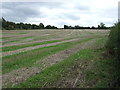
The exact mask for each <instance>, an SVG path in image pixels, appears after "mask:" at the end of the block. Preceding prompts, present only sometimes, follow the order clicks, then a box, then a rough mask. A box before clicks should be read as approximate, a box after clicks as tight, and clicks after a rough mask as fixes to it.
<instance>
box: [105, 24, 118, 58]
mask: <svg viewBox="0 0 120 90" xmlns="http://www.w3.org/2000/svg"><path fill="white" fill-rule="evenodd" d="M106 48H107V52H108V54H110V55H114V56H119V54H120V23H117V24H115V25H114V27H113V28H112V29H111V31H110V35H109V39H108V42H107V45H106Z"/></svg>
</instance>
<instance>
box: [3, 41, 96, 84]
mask: <svg viewBox="0 0 120 90" xmlns="http://www.w3.org/2000/svg"><path fill="white" fill-rule="evenodd" d="M96 40H97V39H94V40H90V41H87V42H84V43H82V44H79V45H76V46H74V47H72V48H70V49H67V50H63V51H60V52H58V53H56V54H53V55H50V56H48V57H46V58H44V59H43V60H40V61H37V62H35V63H34V66H33V67H24V68H20V69H17V70H13V71H12V72H10V73H6V74H3V76H2V78H3V80H2V82H3V86H7V85H12V86H14V85H16V84H19V83H22V82H24V81H25V80H26V79H28V78H30V77H31V76H34V75H36V74H38V73H40V72H41V71H42V70H44V69H45V68H46V67H50V66H52V65H53V64H56V63H59V62H60V61H62V60H64V59H66V58H67V57H69V56H70V55H72V54H75V53H77V52H78V51H79V50H82V49H87V48H94V46H93V43H94V42H95V41H96ZM36 64H37V65H38V64H39V65H42V66H35V65H36Z"/></svg>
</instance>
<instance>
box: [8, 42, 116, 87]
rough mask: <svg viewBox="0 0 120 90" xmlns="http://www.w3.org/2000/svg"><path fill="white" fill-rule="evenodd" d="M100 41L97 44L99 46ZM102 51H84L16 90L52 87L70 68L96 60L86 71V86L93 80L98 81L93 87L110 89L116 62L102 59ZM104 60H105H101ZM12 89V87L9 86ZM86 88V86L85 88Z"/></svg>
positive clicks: (32, 78) (38, 75) (45, 71)
mask: <svg viewBox="0 0 120 90" xmlns="http://www.w3.org/2000/svg"><path fill="white" fill-rule="evenodd" d="M99 42H100V41H97V42H96V43H97V44H98V45H99ZM101 42H102V41H101ZM103 51H104V48H102V49H96V50H94V49H83V50H80V51H79V52H78V53H76V54H74V55H72V56H70V57H68V58H67V59H65V60H63V61H62V62H60V63H58V64H54V65H53V66H51V67H48V68H46V69H45V70H43V71H42V72H40V73H39V74H37V75H35V76H33V77H31V78H29V79H27V80H26V81H24V82H23V83H21V84H18V85H16V86H14V88H21V87H22V88H31V87H32V88H38V87H39V88H40V87H52V86H49V85H50V84H51V83H53V82H57V81H58V80H60V79H61V78H62V76H64V74H65V73H67V72H68V68H69V69H70V68H71V67H72V66H73V65H75V64H76V63H77V62H78V61H80V60H86V61H91V60H95V66H94V67H93V68H92V69H90V70H87V69H86V70H85V71H84V72H83V73H84V75H85V79H86V83H85V85H89V84H93V83H91V82H92V80H96V82H95V85H94V86H92V87H103V88H104V87H108V84H109V82H111V81H112V80H113V78H114V75H115V74H113V75H111V72H112V71H111V70H113V69H114V68H113V67H112V66H113V65H112V64H113V63H115V62H114V60H110V59H109V60H108V59H103V58H102V55H101V54H102V52H103ZM96 57H97V59H96ZM101 59H103V60H101ZM106 66H107V68H106ZM66 78H67V77H66ZM8 87H12V86H8ZM85 87H86V86H85Z"/></svg>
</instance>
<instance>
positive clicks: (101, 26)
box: [98, 22, 106, 29]
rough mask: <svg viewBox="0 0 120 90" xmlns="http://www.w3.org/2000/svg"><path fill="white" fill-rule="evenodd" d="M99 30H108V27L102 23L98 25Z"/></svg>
mask: <svg viewBox="0 0 120 90" xmlns="http://www.w3.org/2000/svg"><path fill="white" fill-rule="evenodd" d="M98 29H106V26H105V24H104V23H102V22H101V23H100V25H98Z"/></svg>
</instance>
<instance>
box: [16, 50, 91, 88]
mask: <svg viewBox="0 0 120 90" xmlns="http://www.w3.org/2000/svg"><path fill="white" fill-rule="evenodd" d="M81 58H82V59H90V58H92V53H91V50H88V49H84V50H81V51H79V52H78V53H76V54H74V55H72V56H70V57H68V58H67V59H65V60H64V61H62V62H60V63H58V64H54V65H53V66H51V67H48V68H46V69H45V70H43V71H42V72H41V73H39V74H38V75H35V76H33V77H31V78H29V79H27V80H26V81H25V82H23V83H21V84H19V85H17V86H15V87H16V88H18V87H24V88H25V87H27V88H31V87H32V88H37V87H44V84H45V83H46V82H47V83H46V85H47V84H50V83H52V82H54V81H55V80H57V79H58V78H61V77H62V75H61V74H62V73H64V72H66V71H67V68H68V67H70V66H71V65H73V64H75V63H76V61H78V60H80V59H81Z"/></svg>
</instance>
